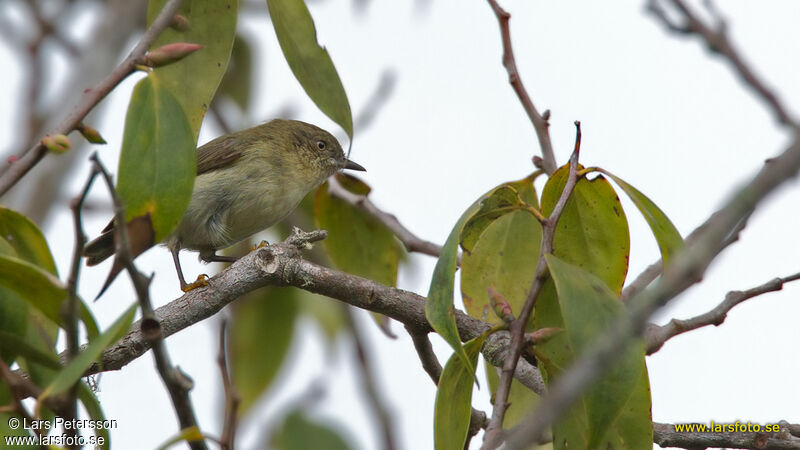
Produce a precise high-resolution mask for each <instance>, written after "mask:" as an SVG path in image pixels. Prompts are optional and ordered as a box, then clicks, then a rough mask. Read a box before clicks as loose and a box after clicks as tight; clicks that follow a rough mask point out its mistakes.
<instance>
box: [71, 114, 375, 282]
mask: <svg viewBox="0 0 800 450" xmlns="http://www.w3.org/2000/svg"><path fill="white" fill-rule="evenodd" d="M345 168H346V169H355V170H364V169H363V168H362V167H361V166H359V165H358V164H356V163H354V162H352V161H349V160H348V159H347V158H346V157H345V155H344V152H343V151H342V147H341V146H340V145H339V142H338V141H337V140H336V138H334V137H333V136H332V135H331V134H330V133H328V132H327V131H325V130H323V129H321V128H318V127H316V126H314V125H311V124H308V123H305V122H300V121H296V120H281V119H276V120H273V121H271V122H268V123H265V124H263V125H259V126H256V127H253V128H248V129H246V130H242V131H237V132H235V133H231V134H228V135H225V136H221V137H219V138H217V139H214V140H213V141H211V142H209V143H207V144H205V145H203V146H202V147H200V148H198V149H197V178H195V182H194V190H193V191H192V198H191V200H190V201H189V206H188V207H187V209H186V212H185V213H184V215H183V218H182V219H181V221H180V223H179V224H178V226H177V228H176V229H175V231H173V232H172V234H171V235H170V236H169V237H167V239H165V240H164V242H163V244H165V245H166V246H167V247H168V248H169V249H170V251H171V252H172V254H173V258H174V260H175V264H176V269H177V271H178V277H179V278H180V280H181V288H184V289H185V288H186V287H187V286H188V285H187V284H186V282H185V281H184V279H183V274H182V273H181V270H180V265H179V262H178V259H177V254H178V251H180V250H181V249H189V250H195V251H199V252H200V259H202V260H203V261H206V262H211V261H229V260H230V258H227V257H222V256H218V255H216V254H215V252H216V251H217V250H219V249H222V248H225V247H228V246H230V245H233V244H235V243H237V242H239V241H241V240H242V239H245V238H247V237H249V236H251V235H253V234H255V233H257V232H259V231H262V230H264V229H266V228H269V227H270V226H272V225H274V224H275V223H277V222H279V221H280V220H282V219H283V218H284V217H286V216H287V215H289V213H291V212H292V211H293V210H294V209H295V208H296V207H297V205H298V204H299V203H300V201H301V200H302V199H303V197H305V195H306V194H307V193H308V192H310V191H311V190H312V189H314V188H316V187H317V186H319V185H320V184H322V182H323V181H325V179H326V178H328V177H329V176H331V175H332V174H333V173H334V172H336V171H338V170H340V169H345ZM147 225H148V226H149V224H147ZM148 226H143V225H142V224H137V223H132V224H130V225H129V227H128V228H129V229H128V234H129V240H130V242H131V244H130V245H131V249H132V252H133V253H134V255H133V256H134V257H136V256H138V255H139V254H140V253H142V252H144V251H145V250H147V249H148V248H150V247H152V246H153V245H154V244H155V243H154V242H152V234H149V236H148ZM113 254H114V226H113V221H112V223H110V224H109V225H108V226H107V227H106V229H104V230H103V233H102V234H101V235H100V236H99V237H98V238H97V239H95V240H93V241H92V242H90V243H89V244H88V245H86V247H85V249H84V255H85V256H87V264H88V265H90V266H92V265H95V264H98V263H100V262H101V261H103V260H105V259H106V258H108V257H109V256H111V255H113ZM120 270H122V267H121V264H120V263H119V262H118V261H117V262H115V264H114V267H112V270H111V273H110V274H109V277H108V279H107V280H106V283H105V285H104V286H103V289H102V290H101V292H100V295H102V293H103V292H104V291H105V289H106V288H107V287H108V285H109V284H111V281H113V279H114V277H116V275H117V274H118V273H119V271H120ZM98 297H99V295H98Z"/></svg>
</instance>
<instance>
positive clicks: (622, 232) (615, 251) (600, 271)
mask: <svg viewBox="0 0 800 450" xmlns="http://www.w3.org/2000/svg"><path fill="white" fill-rule="evenodd" d="M568 174H569V166H568V165H567V166H563V167H561V168H560V169H558V170H557V171H556V172H555V173H554V174H553V175H552V176H551V177H550V179H549V180H547V184H545V186H544V190H543V191H542V212H543V213H544V214H545V215H546V216H549V215H550V214H551V212H552V211H553V208H554V207H555V204H556V202H557V201H558V198H559V197H560V196H561V191H562V190H563V189H564V185H565V184H566V181H567V175H568ZM553 247H554V250H553V254H555V255H556V256H558V257H559V258H561V259H562V260H564V261H566V262H568V263H570V264H574V265H576V266H578V267H581V268H583V269H585V270H587V271H589V272H590V273H592V274H594V275H595V276H597V277H599V278H600V279H601V280H603V281H605V282H606V284H607V285H608V287H609V288H610V289H611V290H612V291H614V292H616V293H618V294H619V293H620V292H621V291H622V285H623V284H624V283H625V275H626V274H627V273H628V255H629V253H630V236H629V234H628V220H627V218H626V217H625V211H623V209H622V205H621V204H620V202H619V197H617V194H616V193H615V192H614V188H612V187H611V184H610V183H609V182H608V181H607V180H606V179H605V178H603V177H597V178H595V179H594V180H591V181H590V180H587V179H586V178H582V179H581V180H580V181H578V184H577V185H576V186H575V190H574V191H573V192H572V196H571V197H570V199H569V201H568V202H567V204H566V206H565V208H564V211H563V213H562V214H561V219H560V220H559V221H558V227H557V228H556V233H555V238H554V240H553ZM537 305H538V301H537ZM537 307H538V306H537Z"/></svg>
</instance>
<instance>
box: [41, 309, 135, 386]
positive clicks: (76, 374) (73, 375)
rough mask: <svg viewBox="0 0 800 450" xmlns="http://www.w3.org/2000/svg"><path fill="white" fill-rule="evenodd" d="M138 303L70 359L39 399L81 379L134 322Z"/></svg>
mask: <svg viewBox="0 0 800 450" xmlns="http://www.w3.org/2000/svg"><path fill="white" fill-rule="evenodd" d="M137 306H138V304H133V305H131V307H130V308H128V309H127V310H126V311H125V312H124V313H123V314H122V316H120V317H119V318H118V319H117V320H116V321H114V323H112V324H111V326H109V327H108V329H107V330H106V331H104V332H103V333H102V334H101V335H100V336H98V337H97V339H95V340H94V341H92V342H90V343H89V345H87V346H86V348H85V349H84V350H83V351H82V352H81V353H79V354H78V356H76V357H75V359H73V360H72V361H70V362H69V363H68V364H67V365H66V366H64V368H63V369H61V371H60V372H58V375H56V377H55V379H53V381H52V382H50V384H49V385H48V386H47V388H46V389H45V390H44V392H42V395H41V396H40V397H39V400H40V401H41V400H43V399H44V398H46V397H49V396H51V395H56V394H60V393H61V392H64V391H66V390H67V389H69V388H70V387H71V386H72V385H74V384H75V382H76V381H78V380H80V378H81V377H82V376H83V374H84V373H85V372H86V369H88V368H89V366H90V365H91V364H92V363H93V362H94V361H96V360H97V358H98V357H100V355H101V354H102V353H103V350H105V349H106V348H107V347H109V346H110V345H111V344H113V343H114V342H117V341H118V340H119V339H120V338H121V337H122V336H124V335H125V333H127V332H128V329H129V328H130V327H131V323H133V316H134V315H135V314H136V308H137Z"/></svg>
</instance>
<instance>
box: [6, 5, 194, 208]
mask: <svg viewBox="0 0 800 450" xmlns="http://www.w3.org/2000/svg"><path fill="white" fill-rule="evenodd" d="M181 1H182V0H169V2H167V4H166V5H164V8H163V9H162V10H161V12H160V13H159V15H158V17H156V19H155V20H154V21H153V24H152V25H151V26H150V28H148V29H147V31H146V32H145V33H144V35H143V36H142V38H141V39H140V40H139V43H138V44H136V47H134V48H133V50H132V51H131V53H130V54H129V55H128V57H127V58H125V60H124V61H122V63H120V65H118V66H117V67H116V68H115V69H114V70H113V71H112V72H111V73H110V74H109V75H108V77H106V78H105V79H104V80H103V81H101V82H100V83H99V84H97V86H95V87H93V88H91V89H87V90H86V91H84V94H83V96H82V97H81V100H80V101H79V102H78V104H77V105H76V106H75V109H73V111H72V112H71V113H70V114H69V115H68V116H67V117H66V118H65V119H64V120H63V121H62V122H61V123H60V124H59V125H58V126H57V127H56V128H55V129H54V130H53V131H52V132H51V133H50V134H68V133H69V132H71V131H72V130H74V129H75V128H76V127H77V126H78V125H79V124H80V123H81V122H82V121H83V119H84V118H85V117H86V115H87V114H89V112H90V111H91V110H92V108H94V107H95V106H96V105H97V104H98V103H99V102H100V101H101V100H102V99H103V98H104V97H105V96H106V95H108V93H109V92H111V90H112V89H114V88H115V87H116V86H117V85H118V84H119V83H120V82H121V81H122V80H124V79H125V78H127V76H128V75H130V74H131V73H133V72H134V71H136V66H137V64H138V63H139V61H140V59H141V58H142V56H143V55H144V54H145V52H146V51H147V49H148V48H149V47H150V45H151V44H152V43H153V42H154V41H155V40H156V38H157V37H158V35H159V34H161V32H162V31H163V30H164V29H165V28H166V27H167V26H169V25H170V23H171V22H172V16H174V15H175V12H176V11H177V10H178V7H179V6H180V4H181ZM46 154H47V149H46V148H45V147H44V145H42V144H41V142H37V143H36V144H35V145H33V146H32V147H31V148H29V149H27V150H26V151H25V152H24V153H23V154H22V155H21V156H19V158H18V159H17V160H16V161H15V162H14V163H13V164H11V165H9V166H8V167H7V169H6V170H5V171H4V172H3V173H2V174H0V196H2V195H3V194H5V193H6V192H8V190H9V189H11V187H12V186H14V185H15V184H16V183H17V182H18V181H19V180H20V179H21V178H22V177H23V176H25V174H26V173H28V171H29V170H31V169H32V168H33V166H35V165H36V164H37V163H38V162H39V161H41V160H42V158H44V156H45V155H46Z"/></svg>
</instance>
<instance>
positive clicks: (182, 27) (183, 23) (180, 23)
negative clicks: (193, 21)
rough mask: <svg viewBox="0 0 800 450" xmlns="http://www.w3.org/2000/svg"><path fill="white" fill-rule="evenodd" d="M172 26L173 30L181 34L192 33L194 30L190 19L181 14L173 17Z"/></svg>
mask: <svg viewBox="0 0 800 450" xmlns="http://www.w3.org/2000/svg"><path fill="white" fill-rule="evenodd" d="M170 26H171V27H172V28H173V29H175V30H177V31H181V32H184V31H190V30H191V29H192V26H191V25H190V24H189V19H187V18H186V16H182V15H180V14H175V15H174V16H172V23H171V24H170Z"/></svg>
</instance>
